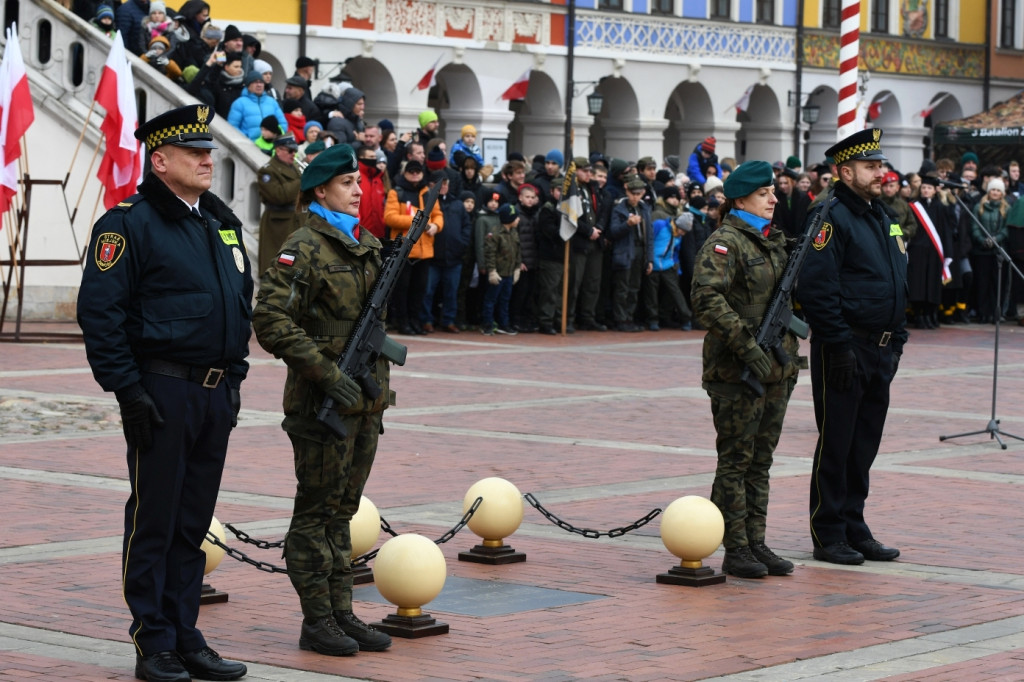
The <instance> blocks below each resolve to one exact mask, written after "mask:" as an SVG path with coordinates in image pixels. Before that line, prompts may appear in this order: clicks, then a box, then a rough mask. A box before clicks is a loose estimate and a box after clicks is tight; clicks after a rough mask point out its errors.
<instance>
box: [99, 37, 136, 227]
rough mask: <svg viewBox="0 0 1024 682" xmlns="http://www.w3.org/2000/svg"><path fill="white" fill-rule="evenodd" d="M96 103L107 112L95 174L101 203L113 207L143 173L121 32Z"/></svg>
mask: <svg viewBox="0 0 1024 682" xmlns="http://www.w3.org/2000/svg"><path fill="white" fill-rule="evenodd" d="M96 102H97V103H98V104H99V105H100V106H102V107H103V108H104V109H105V110H106V112H107V115H106V117H105V118H104V119H103V123H102V125H100V130H102V131H103V137H104V139H105V140H106V149H105V150H104V152H103V160H102V161H101V162H100V168H99V171H97V173H96V177H97V178H99V181H100V182H101V183H102V184H103V187H104V188H105V191H104V193H103V206H104V207H106V208H112V207H113V206H116V205H117V203H118V202H120V201H123V200H124V199H127V198H128V197H130V196H131V195H133V194H135V188H136V187H137V186H138V184H139V178H140V177H141V175H142V148H141V147H142V144H141V143H140V142H139V141H138V140H136V139H135V129H136V128H138V127H139V116H138V113H137V110H136V108H135V83H134V81H133V79H132V67H131V64H129V63H128V57H127V55H126V54H125V51H124V42H123V41H122V38H121V33H120V31H119V32H118V33H117V34H116V35H115V36H114V42H113V45H112V46H111V48H110V54H109V55H107V63H106V64H104V66H103V74H102V75H101V76H100V83H99V85H98V86H97V87H96Z"/></svg>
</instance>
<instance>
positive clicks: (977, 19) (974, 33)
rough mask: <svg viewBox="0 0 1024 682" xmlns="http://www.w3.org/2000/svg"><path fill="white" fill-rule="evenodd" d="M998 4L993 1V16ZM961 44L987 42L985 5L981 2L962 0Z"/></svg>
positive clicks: (977, 0)
mask: <svg viewBox="0 0 1024 682" xmlns="http://www.w3.org/2000/svg"><path fill="white" fill-rule="evenodd" d="M997 4H998V3H996V2H995V1H994V0H993V3H992V11H993V16H994V13H995V8H996V6H997ZM960 42H962V43H977V44H979V45H980V44H982V43H984V42H985V3H984V1H979V0H960Z"/></svg>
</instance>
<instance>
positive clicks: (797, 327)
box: [740, 189, 833, 396]
mask: <svg viewBox="0 0 1024 682" xmlns="http://www.w3.org/2000/svg"><path fill="white" fill-rule="evenodd" d="M832 192H833V190H831V189H830V190H829V191H828V194H826V195H825V198H824V200H823V201H822V208H821V210H820V211H818V213H817V214H816V215H815V216H814V219H813V220H811V222H810V223H809V224H808V226H807V231H806V232H804V233H803V234H802V235H800V238H799V239H798V240H797V242H796V246H795V247H794V248H793V251H792V252H791V253H790V254H789V260H787V261H786V268H785V270H783V271H782V277H781V278H780V279H779V283H778V284H776V285H775V291H774V292H772V298H771V300H770V301H769V302H768V309H767V310H765V313H764V317H763V318H761V326H759V327H758V328H757V335H756V336H755V337H754V340H755V341H757V345H759V346H761V350H763V351H764V352H765V353H771V354H773V355H774V356H775V359H776V360H777V361H778V363H779V364H780V365H785V364H786V363H787V362H789V355H787V354H786V351H785V350H783V348H782V339H783V337H785V336H786V332H790V331H791V332H793V333H794V334H796V335H797V336H799V337H800V338H801V339H806V338H807V332H808V331H809V329H810V327H808V326H807V323H806V322H804V321H803V320H801V319H800V318H799V317H795V316H794V315H793V308H792V305H791V303H790V301H791V299H792V298H793V289H794V288H795V286H796V278H797V276H798V275H799V274H800V268H802V267H803V265H804V259H805V258H807V254H808V249H810V248H811V244H812V242H813V241H814V239H815V238H816V237H817V236H818V233H819V232H820V231H821V226H822V225H823V224H824V222H825V218H826V217H827V216H828V209H829V204H831V203H832ZM740 380H741V381H742V382H744V383H745V384H746V385H747V386H750V388H752V389H753V390H754V393H756V394H757V395H759V396H760V395H764V386H762V385H761V382H760V381H758V380H757V377H755V376H754V373H753V372H752V371H751V370H750V367H744V368H743V373H742V374H740Z"/></svg>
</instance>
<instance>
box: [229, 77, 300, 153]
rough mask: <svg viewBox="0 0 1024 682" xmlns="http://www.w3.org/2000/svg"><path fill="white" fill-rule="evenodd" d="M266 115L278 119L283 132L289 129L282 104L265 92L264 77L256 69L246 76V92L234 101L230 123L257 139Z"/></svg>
mask: <svg viewBox="0 0 1024 682" xmlns="http://www.w3.org/2000/svg"><path fill="white" fill-rule="evenodd" d="M266 116H273V117H274V118H276V119H277V122H278V124H279V125H280V126H281V132H283V131H285V130H287V129H288V121H287V120H286V119H285V117H284V112H283V111H281V105H280V104H278V103H277V101H276V100H275V99H273V98H272V97H268V96H267V95H265V94H263V78H262V77H260V75H259V74H258V73H256V72H255V71H250V72H249V73H247V74H246V76H245V92H243V93H242V94H241V95H240V96H239V97H238V99H236V100H235V101H234V103H233V104H232V105H231V110H230V111H229V112H228V123H230V124H231V125H233V126H235V127H236V128H238V129H239V130H241V131H242V134H243V135H245V136H246V137H248V138H249V139H250V140H255V139H256V138H257V137H258V136H259V134H260V122H261V121H262V120H263V119H264V118H265V117H266Z"/></svg>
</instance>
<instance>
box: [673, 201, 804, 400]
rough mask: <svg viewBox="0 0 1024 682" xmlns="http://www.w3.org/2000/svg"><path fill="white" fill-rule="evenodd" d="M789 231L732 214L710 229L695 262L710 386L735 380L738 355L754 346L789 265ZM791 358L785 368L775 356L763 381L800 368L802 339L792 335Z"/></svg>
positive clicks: (695, 295) (696, 306)
mask: <svg viewBox="0 0 1024 682" xmlns="http://www.w3.org/2000/svg"><path fill="white" fill-rule="evenodd" d="M787 259H788V257H787V255H786V235H785V234H784V233H783V231H782V230H780V229H778V228H774V227H773V228H772V229H771V231H770V232H769V233H768V236H767V237H765V236H764V235H763V234H762V233H761V231H760V230H758V229H757V228H755V227H752V226H751V225H748V224H747V223H746V222H745V221H743V220H741V219H740V218H739V217H737V216H735V215H732V214H730V215H727V216H726V217H725V219H724V220H723V221H722V226H721V227H719V228H718V229H717V230H715V231H714V232H712V233H711V235H710V236H709V237H708V238H707V240H706V241H705V242H704V245H703V246H702V247H701V248H700V250H699V251H698V252H697V257H696V259H695V261H694V273H693V291H692V294H691V300H692V302H693V312H694V314H695V315H696V317H697V320H699V321H700V323H701V325H703V326H704V328H705V329H707V330H708V333H707V335H706V336H705V337H704V374H703V376H702V378H703V381H704V385H705V388H707V386H708V384H711V383H721V382H724V383H736V382H739V380H740V374H741V373H742V372H743V367H744V364H743V362H742V361H741V360H740V359H739V357H738V356H739V354H740V353H742V352H743V351H744V350H745V349H749V348H751V347H753V345H754V343H755V341H754V335H755V334H757V328H758V326H759V325H760V324H761V318H762V317H764V313H765V309H766V308H767V307H768V302H769V300H771V297H772V292H773V291H774V290H775V285H776V283H777V282H778V280H779V278H780V277H781V276H782V271H783V270H785V268H786V261H787ZM783 348H784V350H785V351H786V353H787V354H788V355H789V358H790V361H789V363H787V364H786V366H785V367H781V366H780V365H779V364H778V362H777V361H776V360H775V358H774V357H773V356H771V355H770V354H769V356H770V357H772V373H771V375H769V377H768V378H767V379H765V380H764V381H763V382H762V383H775V382H778V381H781V380H782V379H785V378H788V377H791V376H794V375H795V374H796V373H797V371H798V370H799V360H798V357H797V354H798V352H799V350H800V345H799V342H798V341H797V339H796V337H795V336H794V335H793V334H792V333H790V334H786V336H785V339H784V340H783Z"/></svg>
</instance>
